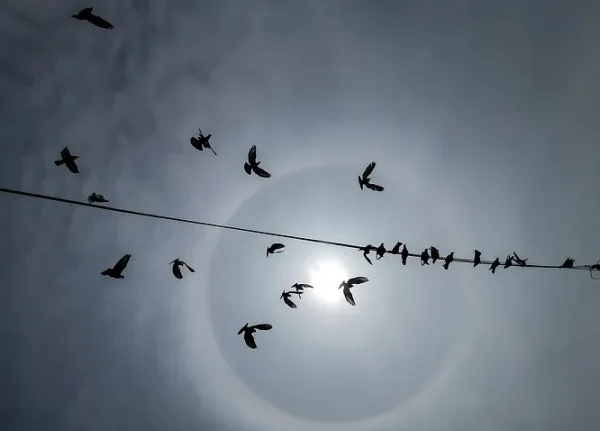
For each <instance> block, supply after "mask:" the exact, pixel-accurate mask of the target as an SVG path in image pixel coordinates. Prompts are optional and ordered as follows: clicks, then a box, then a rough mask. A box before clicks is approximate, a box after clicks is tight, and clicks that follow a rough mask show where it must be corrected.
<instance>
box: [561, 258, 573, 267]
mask: <svg viewBox="0 0 600 431" xmlns="http://www.w3.org/2000/svg"><path fill="white" fill-rule="evenodd" d="M574 263H575V259H571V258H570V257H569V258H567V259H566V260H565V261H564V262H563V264H562V265H561V266H560V267H561V268H573V264H574Z"/></svg>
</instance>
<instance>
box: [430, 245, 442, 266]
mask: <svg viewBox="0 0 600 431" xmlns="http://www.w3.org/2000/svg"><path fill="white" fill-rule="evenodd" d="M430 248H431V263H435V262H436V261H437V260H438V259H439V258H440V251H439V250H438V249H437V248H435V247H434V246H431V247H430Z"/></svg>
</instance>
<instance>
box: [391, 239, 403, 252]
mask: <svg viewBox="0 0 600 431" xmlns="http://www.w3.org/2000/svg"><path fill="white" fill-rule="evenodd" d="M401 246H402V243H401V242H400V241H398V242H397V243H396V245H395V246H394V248H392V251H390V253H391V254H400V247H401Z"/></svg>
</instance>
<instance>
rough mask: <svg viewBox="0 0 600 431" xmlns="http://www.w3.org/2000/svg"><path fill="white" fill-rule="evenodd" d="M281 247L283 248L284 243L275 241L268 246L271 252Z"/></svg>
mask: <svg viewBox="0 0 600 431" xmlns="http://www.w3.org/2000/svg"><path fill="white" fill-rule="evenodd" d="M282 248H285V244H282V243H280V242H275V243H273V244H271V246H270V247H269V250H271V253H273V252H275V251H277V250H281V249H282Z"/></svg>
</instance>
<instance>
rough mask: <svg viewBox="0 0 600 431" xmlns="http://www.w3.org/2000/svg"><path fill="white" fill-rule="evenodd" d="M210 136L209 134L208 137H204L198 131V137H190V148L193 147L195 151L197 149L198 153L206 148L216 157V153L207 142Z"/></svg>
mask: <svg viewBox="0 0 600 431" xmlns="http://www.w3.org/2000/svg"><path fill="white" fill-rule="evenodd" d="M211 136H212V134H210V133H209V134H208V135H206V136H204V135H203V134H202V130H201V129H198V137H195V136H192V137H191V138H190V144H192V147H194V148H195V149H197V150H199V151H204V149H205V148H208V149H209V150H211V151H212V152H213V154H214V155H215V156H216V155H217V153H216V151H215V150H214V148H213V147H212V146H211V145H210V142H209V140H210V137H211Z"/></svg>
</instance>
